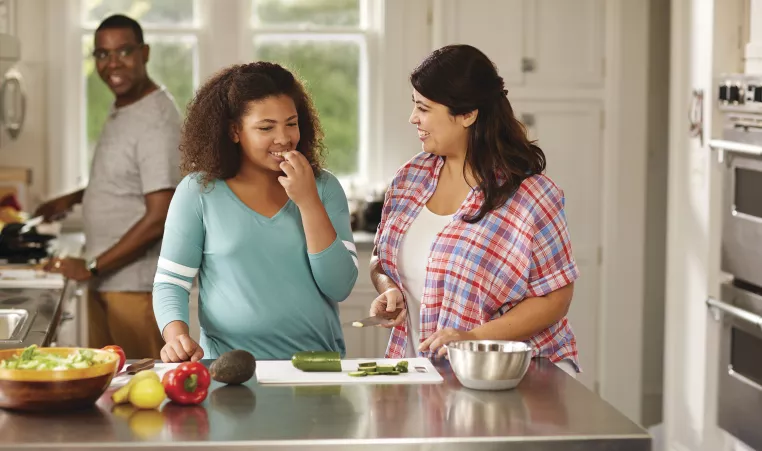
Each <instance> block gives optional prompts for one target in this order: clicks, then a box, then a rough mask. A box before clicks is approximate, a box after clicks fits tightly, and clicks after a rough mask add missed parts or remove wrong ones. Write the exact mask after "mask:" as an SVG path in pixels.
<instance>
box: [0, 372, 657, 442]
mask: <svg viewBox="0 0 762 451" xmlns="http://www.w3.org/2000/svg"><path fill="white" fill-rule="evenodd" d="M204 363H206V364H209V363H210V362H208V361H205V362H204ZM438 369H439V371H440V373H441V374H442V375H443V377H444V379H445V382H444V383H443V384H436V385H342V386H324V387H277V386H261V385H258V384H257V383H256V382H255V381H254V380H251V381H249V382H248V383H247V384H245V385H243V386H223V385H221V384H219V383H217V382H214V383H213V385H212V386H211V387H210V394H209V396H208V397H207V399H206V401H204V403H203V404H202V405H200V406H196V407H179V406H175V405H173V404H165V405H164V406H163V407H162V408H161V411H156V410H147V411H138V412H137V413H132V412H130V411H129V409H122V408H121V407H125V406H121V407H120V408H118V409H117V410H115V411H114V412H113V413H112V412H111V409H112V405H111V401H110V399H109V395H110V392H106V394H105V395H104V396H103V397H102V398H101V399H100V400H99V402H98V405H97V408H94V409H91V410H87V411H81V412H75V413H71V412H67V413H65V414H60V415H53V414H20V413H13V412H7V411H0V430H2V431H3V440H2V442H0V449H19V448H21V447H23V448H24V449H52V448H54V449H61V450H63V449H66V450H75V449H76V450H79V449H103V450H107V449H115V448H120V449H125V448H134V449H148V448H151V449H154V448H157V449H172V450H183V451H185V450H187V449H188V447H189V446H191V447H194V448H196V447H198V449H202V447H203V449H206V450H222V449H256V450H267V449H277V450H280V451H284V450H292V449H293V450H296V449H300V450H304V449H307V450H310V449H320V450H353V451H356V450H358V449H363V450H368V449H372V450H389V449H394V450H401V451H407V450H424V449H426V450H429V449H437V450H452V451H455V450H458V451H471V450H479V451H482V450H484V451H488V450H489V451H492V450H502V449H510V450H512V451H555V450H557V451H603V450H620V451H648V450H650V446H651V439H650V437H649V435H648V434H647V433H646V432H645V431H644V430H643V429H642V428H640V427H638V426H637V425H636V424H634V423H633V422H631V421H630V420H628V419H627V418H626V417H625V416H624V415H622V414H621V413H619V412H618V411H616V410H615V409H614V408H613V407H611V406H610V405H609V404H608V403H606V402H604V401H603V400H602V399H600V398H599V397H598V396H597V395H596V394H594V393H593V392H591V391H589V390H587V389H586V388H585V387H584V386H583V385H582V384H581V383H579V382H577V381H576V380H574V379H572V378H571V377H570V376H568V375H567V374H566V373H564V372H563V371H562V370H560V369H558V368H557V367H556V366H555V365H553V364H552V363H550V362H549V361H547V360H544V359H536V360H534V361H533V362H532V364H531V366H530V368H529V371H528V373H527V375H526V377H525V379H524V380H523V381H522V382H521V384H519V386H518V387H517V388H516V389H514V390H509V391H498V392H485V391H474V390H469V389H466V388H464V387H462V386H461V385H460V383H459V382H458V380H457V379H456V378H455V376H454V374H453V373H452V371H451V370H450V368H449V366H448V365H447V363H446V362H445V363H440V364H438Z"/></svg>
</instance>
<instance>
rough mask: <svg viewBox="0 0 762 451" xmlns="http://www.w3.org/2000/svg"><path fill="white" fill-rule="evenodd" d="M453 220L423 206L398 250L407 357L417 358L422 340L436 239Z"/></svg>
mask: <svg viewBox="0 0 762 451" xmlns="http://www.w3.org/2000/svg"><path fill="white" fill-rule="evenodd" d="M450 221H452V215H445V216H440V215H437V214H434V213H432V212H431V210H429V208H428V207H426V206H425V205H424V207H423V209H421V212H420V213H418V217H416V218H415V219H414V220H413V222H412V224H410V228H408V230H407V232H406V233H405V236H404V237H403V238H402V246H401V247H400V250H399V254H398V256H399V264H398V268H397V269H398V270H399V275H400V279H401V281H402V288H403V289H404V292H405V300H406V301H407V330H408V336H407V350H406V355H405V356H406V357H408V358H411V357H416V356H417V355H418V345H419V344H420V337H421V298H423V288H424V286H425V284H426V267H427V266H428V262H429V254H430V253H431V246H432V244H433V243H434V238H436V236H437V234H438V233H439V232H441V231H442V229H444V227H445V226H446V225H447V224H449V223H450Z"/></svg>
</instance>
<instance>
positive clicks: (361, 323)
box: [342, 308, 402, 327]
mask: <svg viewBox="0 0 762 451" xmlns="http://www.w3.org/2000/svg"><path fill="white" fill-rule="evenodd" d="M401 311H402V308H398V309H397V310H395V311H393V312H381V313H379V314H378V316H369V317H367V318H363V319H359V320H356V321H348V322H346V323H344V324H342V325H343V326H352V327H374V326H380V325H381V324H386V323H389V322H391V321H392V320H393V319H394V318H396V317H397V315H399V313H400V312H401Z"/></svg>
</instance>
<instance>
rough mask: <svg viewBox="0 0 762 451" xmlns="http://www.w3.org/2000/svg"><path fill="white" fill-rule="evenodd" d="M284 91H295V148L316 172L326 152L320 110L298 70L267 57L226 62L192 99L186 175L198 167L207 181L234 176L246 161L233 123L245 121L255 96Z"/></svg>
mask: <svg viewBox="0 0 762 451" xmlns="http://www.w3.org/2000/svg"><path fill="white" fill-rule="evenodd" d="M279 95H287V96H289V97H291V99H292V100H293V101H294V104H295V105H296V112H297V114H298V117H299V121H298V124H299V134H300V138H299V143H298V144H297V146H296V150H298V151H299V152H301V153H302V154H303V155H304V156H305V157H306V158H307V160H308V161H309V162H310V165H311V166H312V170H313V172H314V173H315V176H317V175H318V174H319V172H320V170H321V168H322V165H323V158H324V155H323V154H324V152H325V146H324V145H323V130H322V128H321V127H320V122H319V120H318V114H317V111H316V110H315V107H314V106H313V104H312V100H311V99H310V97H309V95H308V94H307V91H306V90H305V88H304V85H303V84H302V83H301V82H300V81H299V80H298V79H297V78H296V77H295V76H294V74H292V73H291V72H289V71H288V70H287V69H285V68H284V67H282V66H280V65H278V64H275V63H269V62H265V61H258V62H255V63H248V64H236V65H233V66H230V67H227V68H225V69H223V70H221V71H219V72H217V73H216V74H215V75H213V76H212V77H211V78H210V79H209V80H207V82H206V83H204V85H203V86H202V87H201V88H199V90H198V91H197V92H196V95H195V96H194V97H193V100H191V102H190V103H189V104H188V110H187V116H186V118H185V123H184V124H183V132H182V138H181V140H180V152H181V154H182V160H181V164H180V169H181V170H182V172H183V175H187V174H189V173H198V174H199V177H200V180H199V181H200V182H201V184H202V185H204V186H206V185H208V184H209V183H210V182H212V181H213V180H215V179H222V180H227V179H229V178H232V177H234V176H235V175H236V174H237V173H238V170H239V169H240V167H241V148H240V145H239V144H237V143H235V142H233V140H232V139H231V137H230V126H231V124H238V125H241V118H242V117H243V116H245V115H246V113H247V111H248V109H249V106H250V102H252V101H257V100H262V99H265V98H267V97H272V96H279Z"/></svg>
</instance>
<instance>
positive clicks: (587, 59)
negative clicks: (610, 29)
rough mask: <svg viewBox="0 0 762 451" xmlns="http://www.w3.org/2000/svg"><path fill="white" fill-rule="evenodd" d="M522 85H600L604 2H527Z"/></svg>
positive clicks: (554, 0)
mask: <svg viewBox="0 0 762 451" xmlns="http://www.w3.org/2000/svg"><path fill="white" fill-rule="evenodd" d="M527 1H528V2H527V3H526V7H525V9H526V16H525V25H524V26H525V28H526V31H525V33H526V38H525V42H526V47H525V49H524V57H525V58H526V59H527V66H528V70H527V72H526V78H525V84H526V85H527V86H533V87H568V88H596V87H602V85H603V75H604V72H603V68H604V58H603V55H604V35H605V28H604V20H605V17H604V11H605V7H604V0H527Z"/></svg>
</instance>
